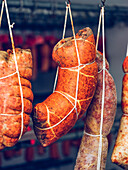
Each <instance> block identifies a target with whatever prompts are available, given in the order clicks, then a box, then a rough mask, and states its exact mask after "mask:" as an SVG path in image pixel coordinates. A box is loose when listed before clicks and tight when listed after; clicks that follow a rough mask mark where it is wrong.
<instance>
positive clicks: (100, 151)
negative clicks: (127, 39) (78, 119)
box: [97, 6, 105, 170]
mask: <svg viewBox="0 0 128 170" xmlns="http://www.w3.org/2000/svg"><path fill="white" fill-rule="evenodd" d="M101 11H102V37H103V89H102V106H101V122H100V138H99V148H98V161H97V170H100V165H101V155H102V130H103V114H104V99H105V36H104V34H105V33H104V6H103V7H102V9H101Z"/></svg>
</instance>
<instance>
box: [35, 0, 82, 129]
mask: <svg viewBox="0 0 128 170" xmlns="http://www.w3.org/2000/svg"><path fill="white" fill-rule="evenodd" d="M68 10H69V14H70V20H71V25H72V31H73V37H74V41H75V48H76V54H77V58H78V66H76V68H77V71H78V74H77V82H76V94H75V98H73V99H74V100H75V105H74V104H73V103H72V101H71V100H70V99H69V98H68V97H67V96H66V95H65V94H64V93H63V92H60V91H55V88H56V84H57V78H58V70H59V67H58V68H57V73H56V77H55V82H54V88H53V91H54V92H56V93H60V94H61V95H63V96H64V97H65V98H67V99H68V100H69V102H70V103H71V104H72V105H73V108H72V109H71V111H70V112H69V113H68V114H67V115H66V116H65V117H64V118H63V119H62V120H61V121H59V122H58V123H57V124H55V125H53V126H51V127H48V128H39V129H41V130H48V129H51V128H53V127H55V126H57V125H59V124H60V123H61V122H63V121H64V120H65V119H66V118H67V117H68V116H69V115H70V114H71V113H72V111H73V110H74V109H75V110H76V114H77V118H78V112H77V96H78V85H79V72H80V69H79V68H80V66H81V63H80V57H79V52H78V47H77V42H76V36H75V30H74V25H73V19H72V13H71V7H70V1H69V3H66V14H65V22H64V30H63V36H62V38H63V39H64V36H65V31H66V23H67V15H68ZM62 69H71V68H62ZM69 97H70V98H72V96H69ZM37 128H38V127H37Z"/></svg>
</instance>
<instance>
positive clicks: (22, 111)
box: [0, 0, 24, 139]
mask: <svg viewBox="0 0 128 170" xmlns="http://www.w3.org/2000/svg"><path fill="white" fill-rule="evenodd" d="M4 4H5V9H6V15H7V21H8V26H9V33H10V38H11V43H12V49H13V54H14V61H15V66H16V72H15V73H13V74H10V75H8V76H5V77H2V78H0V79H4V78H8V77H10V76H13V75H14V74H16V73H17V76H18V80H19V87H20V93H21V102H22V108H21V113H20V114H21V132H20V136H19V139H20V138H21V136H22V134H23V126H24V122H23V113H24V101H23V91H22V86H21V81H20V73H19V70H18V64H17V60H16V53H15V47H14V40H13V34H12V28H13V25H14V23H13V24H12V25H11V24H10V18H9V12H8V7H7V2H6V0H3V3H2V10H1V18H0V25H1V21H2V15H3V7H4ZM1 115H6V116H10V115H11V114H1Z"/></svg>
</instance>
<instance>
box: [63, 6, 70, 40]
mask: <svg viewBox="0 0 128 170" xmlns="http://www.w3.org/2000/svg"><path fill="white" fill-rule="evenodd" d="M68 8H69V7H68V5H67V4H66V12H65V21H64V29H63V36H62V39H64V37H65V31H66V25H67V16H68Z"/></svg>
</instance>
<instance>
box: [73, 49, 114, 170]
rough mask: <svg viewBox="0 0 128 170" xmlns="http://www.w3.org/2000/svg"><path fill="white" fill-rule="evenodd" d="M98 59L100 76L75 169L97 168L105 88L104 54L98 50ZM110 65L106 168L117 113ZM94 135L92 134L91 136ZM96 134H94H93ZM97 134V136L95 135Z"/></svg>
mask: <svg viewBox="0 0 128 170" xmlns="http://www.w3.org/2000/svg"><path fill="white" fill-rule="evenodd" d="M96 61H97V63H98V68H99V72H98V78H97V87H96V91H95V95H94V97H93V99H92V102H91V104H90V106H89V108H88V110H87V115H86V120H85V129H84V135H83V138H82V141H81V145H80V148H79V152H78V156H77V160H76V165H75V170H79V169H82V170H92V169H93V170H96V169H97V160H98V149H99V138H100V137H99V136H98V135H99V134H100V122H101V106H102V88H103V70H102V68H103V66H102V63H103V56H102V54H101V53H99V52H97V57H96ZM107 69H109V65H108V63H107V61H106V70H105V100H104V112H103V129H102V135H103V137H102V156H101V167H100V169H101V170H102V169H105V163H106V158H107V150H108V141H107V137H106V136H107V135H108V134H109V133H110V130H111V128H112V125H113V122H114V117H115V113H116V105H117V96H116V87H115V83H114V80H113V78H112V76H111V74H110V73H109V72H108V70H107ZM91 135H92V136H91ZM93 135H94V136H93ZM95 135H96V136H95Z"/></svg>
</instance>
